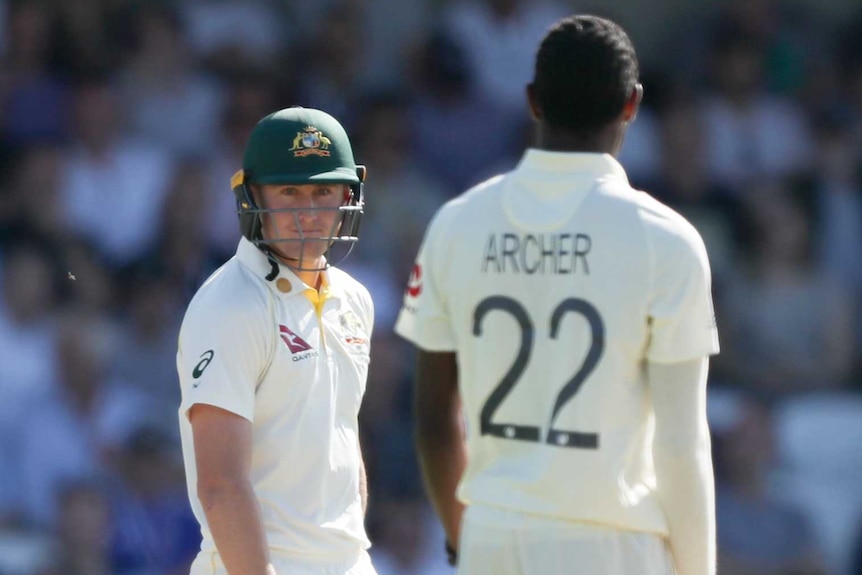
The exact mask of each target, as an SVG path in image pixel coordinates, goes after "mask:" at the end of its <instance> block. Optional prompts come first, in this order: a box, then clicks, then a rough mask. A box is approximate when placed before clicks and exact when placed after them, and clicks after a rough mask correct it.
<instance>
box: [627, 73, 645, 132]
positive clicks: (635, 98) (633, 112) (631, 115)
mask: <svg viewBox="0 0 862 575" xmlns="http://www.w3.org/2000/svg"><path fill="white" fill-rule="evenodd" d="M643 97H644V87H643V85H642V84H641V83H640V82H638V83H637V84H635V87H634V88H632V91H631V93H630V94H629V98H628V100H626V105H625V106H624V107H623V122H626V123H629V122H633V121H634V119H635V118H637V115H638V109H639V108H640V106H641V100H643Z"/></svg>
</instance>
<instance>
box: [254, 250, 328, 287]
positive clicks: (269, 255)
mask: <svg viewBox="0 0 862 575" xmlns="http://www.w3.org/2000/svg"><path fill="white" fill-rule="evenodd" d="M258 247H259V248H260V250H261V251H262V252H263V253H264V254H265V255H266V259H267V261H269V265H270V266H271V268H270V271H269V273H268V274H267V275H266V276H265V279H266V281H272V280H274V279H275V278H276V277H278V270H279V262H282V263H284V264H285V265H287V266H288V267H290V268H292V269H295V270H297V271H304V272H322V271H326V269H327V268H329V262H328V261H327V262H326V264H325V265H324V266H323V267H320V268H304V267H302V260H301V259H296V258H289V257H286V256H284V255H282V254H280V253H278V252H277V251H276V250H274V249H272V247H270V246H267V245H259V246H258ZM293 262H296V263H295V264H293Z"/></svg>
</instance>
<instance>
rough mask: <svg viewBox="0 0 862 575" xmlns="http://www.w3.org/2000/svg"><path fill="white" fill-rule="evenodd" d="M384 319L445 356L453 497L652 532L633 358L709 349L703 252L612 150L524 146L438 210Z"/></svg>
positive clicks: (648, 435) (678, 356) (648, 465)
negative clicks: (455, 451)
mask: <svg viewBox="0 0 862 575" xmlns="http://www.w3.org/2000/svg"><path fill="white" fill-rule="evenodd" d="M396 331H397V332H398V333H399V334H401V335H402V336H404V337H405V338H407V339H409V340H411V341H412V342H414V343H415V344H416V345H418V346H419V347H421V348H423V349H425V350H429V351H454V352H457V355H458V366H459V387H460V393H461V396H462V399H463V405H464V412H465V418H466V420H467V428H468V447H469V453H470V461H469V464H468V467H467V470H466V472H465V474H464V477H463V478H462V480H461V483H460V485H459V489H458V494H459V498H460V499H461V500H462V501H464V502H465V503H467V504H471V503H483V504H487V505H492V506H497V507H503V508H508V509H514V510H518V511H522V512H525V513H532V514H538V515H544V516H549V517H559V518H565V519H570V520H576V521H590V522H597V523H601V524H605V525H609V526H612V527H616V528H621V529H631V530H638V531H647V532H655V533H659V534H663V535H666V534H667V526H666V522H665V519H664V515H663V512H662V510H661V507H660V505H659V502H658V499H657V496H656V495H655V473H654V467H653V461H652V454H651V442H652V435H653V415H652V408H651V405H650V398H649V394H648V391H647V386H646V384H645V365H646V362H647V361H650V362H679V361H684V360H689V359H693V358H697V357H702V356H706V355H709V354H713V353H717V352H718V338H717V332H716V326H715V319H714V315H713V308H712V298H711V294H710V270H709V263H708V260H707V255H706V250H705V248H704V245H703V242H702V240H701V238H700V236H699V234H698V233H697V231H696V230H695V229H694V228H693V227H692V226H691V225H690V224H689V223H688V222H686V221H685V219H683V218H682V217H681V216H680V215H678V214H677V213H675V212H674V211H673V210H671V209H670V208H668V207H666V206H664V205H662V204H661V203H659V202H658V201H656V200H655V199H653V198H652V197H650V196H649V195H647V194H646V193H643V192H639V191H636V190H634V189H632V188H631V187H630V186H629V183H628V179H627V178H626V175H625V172H624V170H623V168H622V167H621V166H620V165H619V163H618V162H617V161H616V160H615V159H614V158H613V157H611V156H610V155H607V154H580V153H558V152H545V151H539V150H528V151H527V152H526V154H525V156H524V158H523V159H522V160H521V162H520V164H519V165H518V166H517V168H516V169H515V170H514V171H512V172H510V173H508V174H506V175H503V176H498V177H496V178H492V179H490V180H488V181H486V182H484V183H483V184H481V185H479V186H477V187H475V188H473V189H472V190H470V191H468V192H467V193H465V194H464V195H462V196H460V197H458V198H456V199H454V200H452V201H450V202H449V203H447V204H446V205H445V206H443V208H441V210H440V211H439V212H438V214H437V215H436V216H435V218H434V220H433V221H432V223H431V225H430V226H429V228H428V230H427V232H426V236H425V239H424V241H423V244H422V247H421V248H420V252H419V256H418V259H417V262H416V265H415V267H414V269H413V273H412V274H411V278H410V282H409V285H408V288H407V293H406V295H405V299H404V305H403V308H402V310H401V313H400V315H399V318H398V322H397V324H396ZM695 383H696V382H692V384H693V385H694V384H695Z"/></svg>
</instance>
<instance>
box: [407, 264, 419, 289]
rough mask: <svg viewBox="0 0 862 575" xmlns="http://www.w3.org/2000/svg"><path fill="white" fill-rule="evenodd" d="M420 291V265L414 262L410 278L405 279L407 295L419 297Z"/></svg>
mask: <svg viewBox="0 0 862 575" xmlns="http://www.w3.org/2000/svg"><path fill="white" fill-rule="evenodd" d="M421 293H422V266H420V265H419V264H415V265H414V266H413V270H412V271H411V272H410V279H409V280H407V295H409V296H410V297H419V294H421Z"/></svg>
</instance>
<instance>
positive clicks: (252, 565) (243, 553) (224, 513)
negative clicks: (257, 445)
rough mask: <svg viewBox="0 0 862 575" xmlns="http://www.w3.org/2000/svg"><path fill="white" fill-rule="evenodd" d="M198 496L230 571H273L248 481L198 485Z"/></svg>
mask: <svg viewBox="0 0 862 575" xmlns="http://www.w3.org/2000/svg"><path fill="white" fill-rule="evenodd" d="M198 497H199V498H200V501H201V505H202V506H203V509H204V513H205V514H206V518H207V524H208V525H209V529H210V531H211V532H212V536H213V540H214V541H215V544H216V549H217V550H218V553H219V556H220V557H221V560H222V562H223V563H224V565H225V568H226V569H227V572H228V573H229V575H246V574H249V575H254V574H261V575H275V570H274V569H273V567H272V565H271V564H270V562H269V550H268V547H267V543H266V535H265V534H264V529H263V524H262V522H261V517H260V507H259V506H258V503H257V499H256V498H255V496H254V491H253V489H252V487H251V485H250V484H248V483H247V482H245V483H236V484H229V485H220V486H218V487H199V488H198Z"/></svg>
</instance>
